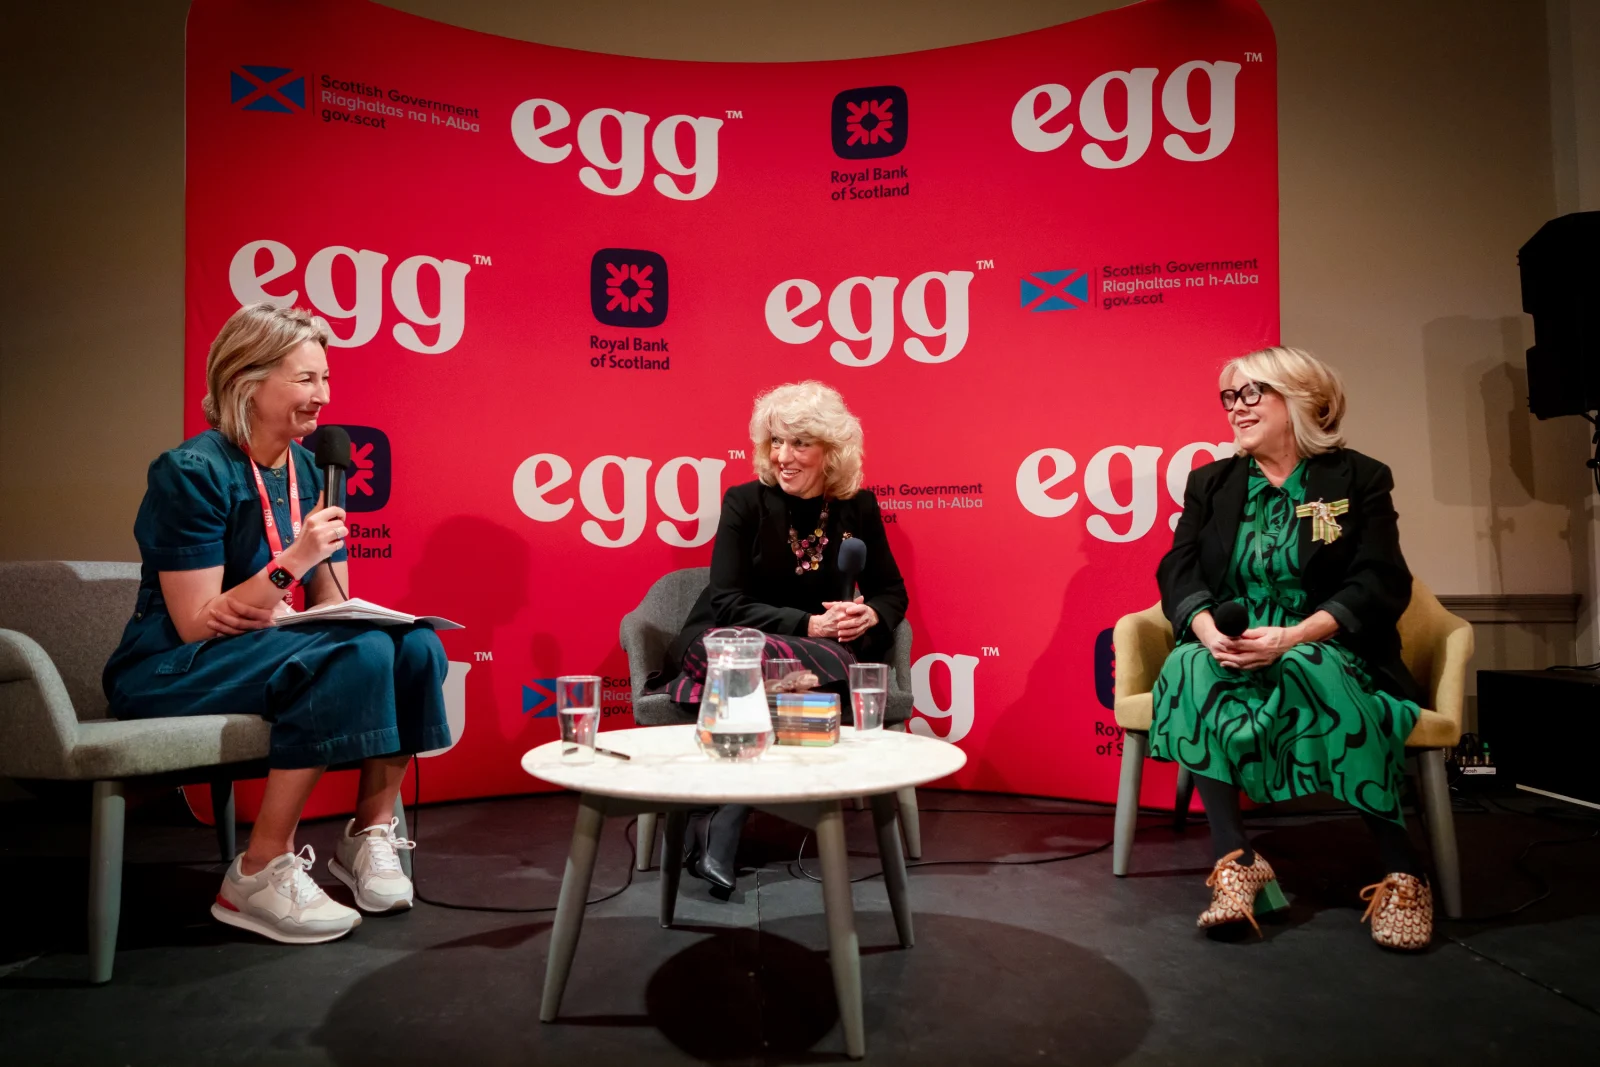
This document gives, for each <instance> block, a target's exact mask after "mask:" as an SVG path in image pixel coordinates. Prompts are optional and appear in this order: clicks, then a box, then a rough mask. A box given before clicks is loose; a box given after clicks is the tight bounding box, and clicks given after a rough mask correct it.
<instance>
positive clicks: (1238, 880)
mask: <svg viewBox="0 0 1600 1067" xmlns="http://www.w3.org/2000/svg"><path fill="white" fill-rule="evenodd" d="M1242 855H1244V850H1243V849H1234V850H1233V851H1232V852H1230V853H1228V854H1227V855H1226V856H1224V857H1222V858H1221V859H1220V860H1218V861H1217V865H1216V866H1215V867H1213V868H1212V869H1211V877H1209V878H1207V879H1206V885H1208V886H1210V887H1211V907H1209V908H1207V909H1206V910H1205V911H1203V912H1201V913H1200V918H1199V919H1197V920H1195V925H1196V926H1198V927H1200V928H1201V929H1202V930H1205V929H1210V928H1211V927H1214V926H1222V925H1224V924H1226V923H1237V922H1248V923H1249V924H1250V925H1251V926H1252V927H1254V928H1255V932H1256V933H1257V934H1259V933H1261V926H1260V924H1259V923H1257V922H1256V912H1257V911H1258V910H1261V911H1276V910H1277V909H1278V908H1280V907H1287V906H1288V901H1287V900H1285V899H1284V897H1283V892H1282V890H1280V889H1279V888H1278V876H1277V875H1276V874H1275V873H1273V870H1272V864H1270V863H1268V862H1267V861H1266V860H1265V859H1263V858H1262V856H1261V854H1260V853H1257V854H1256V861H1255V862H1254V863H1252V864H1251V865H1250V866H1248V867H1246V866H1244V864H1242V863H1240V862H1239V857H1240V856H1242ZM1263 890H1265V891H1266V897H1265V898H1264V900H1263V903H1264V904H1265V906H1264V907H1262V908H1259V909H1258V908H1257V906H1256V895H1257V894H1258V893H1261V892H1262V891H1263Z"/></svg>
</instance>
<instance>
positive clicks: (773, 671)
mask: <svg viewBox="0 0 1600 1067" xmlns="http://www.w3.org/2000/svg"><path fill="white" fill-rule="evenodd" d="M799 670H800V661H799V660H797V659H764V660H762V661H761V678H762V680H763V681H764V682H766V684H767V692H769V693H779V692H785V690H784V689H783V688H782V686H781V685H780V683H781V682H782V681H783V680H784V679H785V678H787V677H789V675H791V674H794V673H795V672H797V671H799Z"/></svg>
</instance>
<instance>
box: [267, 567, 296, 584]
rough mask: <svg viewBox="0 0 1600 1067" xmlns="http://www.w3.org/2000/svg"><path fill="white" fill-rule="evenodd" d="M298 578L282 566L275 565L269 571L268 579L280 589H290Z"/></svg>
mask: <svg viewBox="0 0 1600 1067" xmlns="http://www.w3.org/2000/svg"><path fill="white" fill-rule="evenodd" d="M296 580H297V579H296V578H295V576H294V575H292V574H290V573H289V572H288V571H286V570H284V569H283V568H282V567H274V568H272V569H271V570H270V571H268V572H267V581H269V582H271V583H272V584H273V585H275V586H277V587H278V588H279V589H288V588H289V587H290V586H292V585H294V583H295V581H296Z"/></svg>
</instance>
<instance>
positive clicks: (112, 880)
mask: <svg viewBox="0 0 1600 1067" xmlns="http://www.w3.org/2000/svg"><path fill="white" fill-rule="evenodd" d="M126 813H127V805H126V803H125V801H124V799H123V792H122V783H121V782H96V783H94V812H93V814H92V815H91V817H90V824H89V825H90V829H89V980H90V981H91V982H94V983H95V984H97V985H98V984H100V983H102V982H109V981H111V968H112V965H113V964H114V963H116V959H117V924H118V922H120V921H121V918H122V832H123V825H124V816H125V815H126Z"/></svg>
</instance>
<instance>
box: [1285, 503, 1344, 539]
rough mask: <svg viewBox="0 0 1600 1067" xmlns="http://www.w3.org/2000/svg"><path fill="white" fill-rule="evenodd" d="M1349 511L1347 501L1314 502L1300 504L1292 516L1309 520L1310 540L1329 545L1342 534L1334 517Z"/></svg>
mask: <svg viewBox="0 0 1600 1067" xmlns="http://www.w3.org/2000/svg"><path fill="white" fill-rule="evenodd" d="M1349 510H1350V501H1349V500H1348V499H1346V500H1335V501H1334V502H1333V503H1331V504H1325V503H1323V502H1322V501H1320V500H1316V501H1312V502H1311V503H1309V504H1301V505H1300V506H1299V507H1297V508H1295V509H1294V515H1295V518H1297V519H1306V518H1309V519H1310V520H1311V540H1313V541H1321V542H1322V543H1323V544H1327V545H1331V544H1333V543H1334V542H1335V541H1337V540H1338V539H1339V535H1340V534H1342V533H1343V532H1344V531H1343V530H1341V529H1340V528H1339V522H1338V520H1337V519H1335V518H1334V516H1335V515H1343V514H1344V513H1345V512H1347V511H1349Z"/></svg>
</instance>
